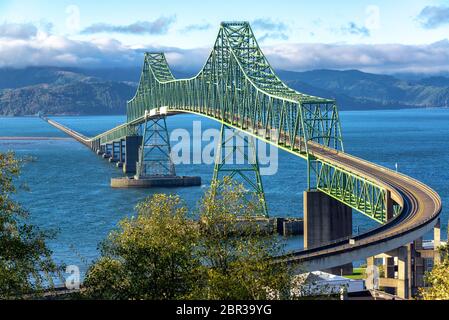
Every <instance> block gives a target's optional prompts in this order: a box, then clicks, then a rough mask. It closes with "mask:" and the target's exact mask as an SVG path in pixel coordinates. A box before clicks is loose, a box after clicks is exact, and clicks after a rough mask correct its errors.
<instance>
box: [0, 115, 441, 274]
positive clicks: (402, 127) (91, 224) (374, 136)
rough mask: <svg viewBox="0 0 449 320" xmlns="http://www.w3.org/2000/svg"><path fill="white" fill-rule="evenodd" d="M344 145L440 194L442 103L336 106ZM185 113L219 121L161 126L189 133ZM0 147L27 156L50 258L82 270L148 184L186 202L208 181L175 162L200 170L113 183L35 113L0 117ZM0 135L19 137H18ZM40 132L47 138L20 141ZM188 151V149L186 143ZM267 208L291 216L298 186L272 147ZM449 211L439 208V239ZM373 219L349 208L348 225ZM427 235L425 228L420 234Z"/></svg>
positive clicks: (92, 127)
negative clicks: (184, 183)
mask: <svg viewBox="0 0 449 320" xmlns="http://www.w3.org/2000/svg"><path fill="white" fill-rule="evenodd" d="M340 116H341V122H342V128H343V135H344V141H345V149H346V152H348V153H350V154H353V155H355V156H358V157H361V158H363V159H367V160H370V161H372V162H375V163H378V164H381V165H384V166H386V167H389V168H392V169H395V167H396V164H397V166H398V170H399V171H401V172H403V173H405V174H408V175H410V176H412V177H414V178H417V179H419V180H421V181H423V182H425V183H426V184H428V185H430V186H431V187H432V188H434V189H435V190H436V191H437V192H438V193H439V194H440V195H441V197H442V199H443V204H445V203H446V202H447V201H448V200H449V179H448V178H449V170H448V169H449V110H448V109H430V110H424V109H420V110H397V111H360V112H341V115H340ZM53 119H55V120H56V121H58V122H60V123H62V124H65V125H67V126H69V127H70V128H72V129H74V130H77V131H79V132H81V133H83V134H85V135H87V136H94V135H96V134H98V133H101V132H104V131H106V130H108V129H111V128H113V127H114V126H116V125H118V124H121V123H123V122H124V121H125V117H124V116H90V117H54V118H53ZM194 121H201V127H202V130H203V131H204V130H207V129H217V130H218V129H219V125H218V124H217V123H216V122H214V121H212V120H209V119H202V118H199V117H197V116H192V115H179V116H176V117H173V118H170V119H168V120H167V124H168V127H169V130H174V129H185V130H187V131H188V132H192V130H193V123H194ZM0 137H3V138H0V152H4V151H7V150H12V151H15V152H16V153H17V155H19V156H24V157H29V158H32V159H34V160H33V161H31V162H29V163H27V164H26V165H25V167H24V168H23V171H22V175H21V177H20V180H19V183H18V185H26V186H27V188H25V187H23V188H20V191H19V193H18V194H17V195H16V198H17V200H19V201H20V202H21V203H22V204H23V205H24V206H25V207H26V208H28V209H29V211H30V212H31V217H30V222H31V223H33V224H35V225H37V226H39V227H41V228H44V229H51V230H56V231H57V237H56V239H55V240H52V241H50V243H49V245H50V247H51V249H52V250H53V252H54V258H55V260H56V261H58V262H63V263H65V264H75V265H78V266H80V267H81V270H82V271H85V270H86V267H87V265H88V264H89V263H90V262H92V261H93V260H94V259H95V258H96V257H98V250H97V248H98V244H99V243H100V242H101V241H102V240H103V239H104V238H105V237H106V236H107V235H108V233H109V232H110V231H111V230H112V229H113V228H114V227H115V226H116V225H117V223H118V222H119V221H120V220H121V219H122V218H124V217H126V216H130V215H132V214H133V213H134V207H135V205H136V204H137V203H138V202H139V201H142V200H143V199H145V198H146V197H147V196H149V195H151V194H153V193H157V192H171V193H177V194H179V195H180V196H181V197H182V198H183V199H184V200H185V201H186V203H187V205H188V206H189V208H191V210H195V208H196V206H197V203H198V201H199V200H200V199H201V196H202V195H203V193H204V191H205V190H206V188H207V187H208V186H209V184H210V181H211V178H212V172H213V165H204V164H203V165H195V164H190V165H179V166H177V173H178V175H196V176H201V177H202V180H203V186H202V187H194V188H187V189H173V190H168V191H167V190H163V189H159V190H158V189H154V190H133V189H129V190H113V189H111V188H110V187H109V185H110V179H111V177H118V176H121V173H120V171H119V170H118V169H116V168H115V167H114V166H113V165H112V164H109V163H108V162H106V161H105V160H103V159H101V158H99V157H98V156H96V155H95V154H94V153H92V152H91V151H90V150H89V149H87V148H86V147H84V146H83V145H81V144H79V143H77V142H75V141H74V140H71V139H53V138H64V137H66V136H65V135H64V134H63V133H61V132H59V131H58V130H56V129H54V128H53V127H51V126H49V125H48V124H46V123H45V122H43V121H42V120H40V119H38V118H31V117H30V118H0ZM4 137H16V138H17V137H28V138H25V139H23V140H17V139H9V140H8V139H6V138H4ZM32 137H40V138H42V137H47V138H50V139H37V140H35V139H30V138H32ZM192 152H194V151H192ZM263 182H264V187H265V193H266V198H267V202H268V206H269V211H270V215H271V216H276V217H301V216H302V201H303V199H302V193H303V190H305V189H306V187H307V184H306V163H305V161H304V160H302V159H300V158H297V157H295V156H293V155H291V154H288V153H286V152H283V151H280V152H279V165H278V170H277V173H276V174H275V175H273V176H265V177H263ZM448 219H449V214H448V212H447V211H446V210H444V211H443V217H442V223H443V228H444V230H443V232H442V234H443V237H444V238H446V236H447V235H446V233H447V232H446V231H447V221H448ZM375 226H376V223H375V222H373V221H371V220H370V219H369V218H367V217H365V216H363V215H361V214H359V213H356V214H354V232H363V231H365V230H368V229H370V228H373V227H375ZM429 237H430V235H429ZM302 245H303V242H302V237H297V238H292V239H290V240H289V241H288V247H289V248H290V249H293V248H300V247H302Z"/></svg>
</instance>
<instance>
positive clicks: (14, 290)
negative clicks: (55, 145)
mask: <svg viewBox="0 0 449 320" xmlns="http://www.w3.org/2000/svg"><path fill="white" fill-rule="evenodd" d="M19 173H20V161H19V160H17V159H16V158H15V157H14V154H13V153H0V299H19V298H23V297H24V295H27V296H28V297H30V296H31V297H33V296H37V295H39V294H40V293H42V291H43V290H44V288H48V286H51V285H52V276H53V275H54V274H55V272H56V271H57V267H56V265H55V264H54V263H53V261H52V259H51V251H50V250H49V249H48V248H47V246H46V244H45V241H46V240H47V239H48V238H49V237H50V234H48V233H44V232H41V231H39V230H38V229H36V228H35V227H33V226H30V225H27V224H26V218H27V216H28V212H27V211H26V210H24V209H23V208H22V207H21V206H20V204H19V203H17V202H15V201H14V200H13V199H12V195H13V194H14V193H15V192H16V188H15V185H14V179H15V178H17V177H18V176H19Z"/></svg>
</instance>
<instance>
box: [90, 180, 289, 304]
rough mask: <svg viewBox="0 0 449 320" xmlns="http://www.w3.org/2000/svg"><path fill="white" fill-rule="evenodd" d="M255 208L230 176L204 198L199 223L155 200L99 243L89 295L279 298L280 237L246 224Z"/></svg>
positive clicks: (284, 280) (176, 204)
mask: <svg viewBox="0 0 449 320" xmlns="http://www.w3.org/2000/svg"><path fill="white" fill-rule="evenodd" d="M258 206H259V203H258V201H257V200H254V201H249V202H248V201H247V198H246V193H245V191H244V190H243V187H242V186H240V185H237V184H236V183H234V182H232V181H231V180H230V179H227V178H226V179H225V180H224V182H222V183H221V184H219V185H214V186H212V188H211V189H210V190H209V191H208V192H207V193H206V195H205V197H204V199H203V200H202V202H201V204H200V211H199V222H198V221H194V220H193V219H190V217H189V216H188V213H187V212H188V210H187V209H186V207H185V206H184V205H182V203H181V200H180V199H179V197H176V196H168V195H155V196H154V197H152V198H150V199H148V200H147V201H145V202H144V203H142V204H140V205H139V206H138V208H137V209H138V210H137V213H138V216H137V217H136V218H132V219H124V220H123V221H122V222H121V223H120V226H119V229H118V230H117V231H115V232H113V233H112V234H111V235H110V236H109V237H108V239H107V240H106V241H105V242H104V243H103V245H102V257H101V258H100V259H99V260H98V261H97V262H96V263H95V264H94V265H93V266H92V267H91V268H90V270H89V271H88V273H87V276H86V281H85V287H86V290H85V294H86V296H87V297H88V298H97V299H217V300H218V299H245V300H248V299H267V298H280V297H281V294H285V293H286V292H288V290H289V285H290V283H291V276H290V273H289V271H288V268H287V267H286V266H285V265H280V264H273V263H272V262H271V261H272V257H273V256H275V255H276V254H279V253H280V252H281V249H282V247H281V246H280V244H279V242H278V240H277V237H275V236H274V235H272V234H269V233H267V232H266V230H263V228H259V227H258V226H257V224H256V223H248V222H245V221H247V220H248V219H250V218H252V217H253V214H254V213H255V212H256V211H257V210H258ZM242 218H245V219H242ZM282 297H284V296H283V295H282Z"/></svg>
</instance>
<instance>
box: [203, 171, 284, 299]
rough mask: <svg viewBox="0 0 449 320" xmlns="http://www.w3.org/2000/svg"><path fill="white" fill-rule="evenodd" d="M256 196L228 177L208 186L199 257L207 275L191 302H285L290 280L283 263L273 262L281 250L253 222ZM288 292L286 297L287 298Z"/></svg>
mask: <svg viewBox="0 0 449 320" xmlns="http://www.w3.org/2000/svg"><path fill="white" fill-rule="evenodd" d="M261 205H262V204H261V203H260V201H259V199H258V198H257V197H253V198H250V199H248V195H247V192H246V191H245V189H244V188H243V186H242V185H239V184H237V183H236V182H235V181H233V180H231V179H230V178H228V177H225V178H224V181H223V182H221V183H219V184H215V185H212V187H211V188H210V190H209V191H208V192H207V193H206V195H205V197H204V198H203V200H202V203H201V206H200V230H201V238H200V246H199V248H200V249H199V250H200V256H201V258H202V260H203V261H205V262H206V263H205V266H204V269H205V271H204V273H205V274H206V277H204V278H203V279H204V280H203V281H204V282H203V283H202V285H201V286H199V289H200V291H199V292H197V293H196V294H195V298H201V299H211V300H266V299H275V298H281V297H282V298H287V297H288V293H289V290H290V286H291V283H292V276H291V274H290V272H289V269H288V268H287V265H286V264H274V263H273V257H276V256H278V255H280V254H282V253H283V246H282V245H281V244H280V241H279V239H278V237H277V236H275V235H274V234H273V233H272V232H270V231H272V230H267V227H266V225H265V226H264V225H261V224H259V223H258V222H260V221H261V220H258V219H256V218H255V217H257V216H258V213H259V212H261V211H260V208H261ZM286 294H287V295H286Z"/></svg>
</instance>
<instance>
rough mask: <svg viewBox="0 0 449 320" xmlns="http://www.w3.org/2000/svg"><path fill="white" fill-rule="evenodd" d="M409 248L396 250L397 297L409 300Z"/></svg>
mask: <svg viewBox="0 0 449 320" xmlns="http://www.w3.org/2000/svg"><path fill="white" fill-rule="evenodd" d="M410 260H411V248H410V245H408V246H404V247H401V248H399V249H398V279H397V291H396V294H397V296H398V297H400V298H403V299H409V298H410V296H411V285H410V274H411V263H410Z"/></svg>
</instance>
